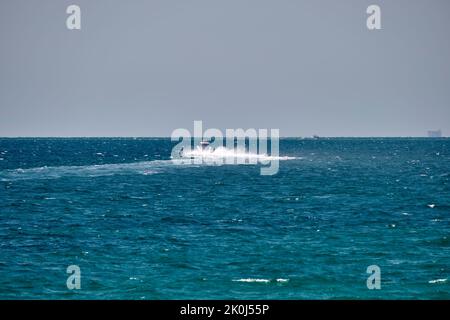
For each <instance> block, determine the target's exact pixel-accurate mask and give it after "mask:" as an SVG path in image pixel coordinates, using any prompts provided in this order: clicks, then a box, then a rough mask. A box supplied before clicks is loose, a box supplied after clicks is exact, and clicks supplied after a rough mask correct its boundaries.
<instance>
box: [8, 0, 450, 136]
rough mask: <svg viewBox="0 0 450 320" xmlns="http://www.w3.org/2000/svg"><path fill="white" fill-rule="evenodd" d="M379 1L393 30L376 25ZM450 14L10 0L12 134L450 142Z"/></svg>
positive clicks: (361, 2) (269, 3)
mask: <svg viewBox="0 0 450 320" xmlns="http://www.w3.org/2000/svg"><path fill="white" fill-rule="evenodd" d="M70 4H77V5H79V6H80V7H81V10H82V17H81V18H82V29H81V30H80V31H69V30H68V29H67V28H66V24H65V23H66V18H67V16H68V15H67V14H66V12H65V11H66V7H67V6H68V5H70ZM370 4H378V5H380V6H381V10H382V30H375V31H369V30H368V29H367V28H366V18H367V14H366V8H367V6H368V5H370ZM449 13H450V1H448V0H403V1H402V0H395V1H381V0H377V1H375V0H370V1H366V0H342V1H336V0H291V1H288V0H176V1H172V0H154V1H149V0H142V1H137V0H133V1H123V0H121V1H112V0H95V1H92V0H71V1H62V0H52V1H49V0H40V1H23V0H2V1H1V2H0V48H1V50H0V136H169V135H170V134H171V132H172V131H173V130H174V129H176V128H188V129H189V130H191V131H192V130H193V121H194V120H203V122H204V127H208V128H212V127H216V128H220V129H224V128H279V129H280V134H281V135H282V136H310V135H313V134H319V135H323V136H423V135H425V134H426V131H427V130H430V129H442V130H443V134H444V135H450V32H449V31H450V22H449V20H448V19H449V18H448V15H449Z"/></svg>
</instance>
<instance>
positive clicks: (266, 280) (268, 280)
mask: <svg viewBox="0 0 450 320" xmlns="http://www.w3.org/2000/svg"><path fill="white" fill-rule="evenodd" d="M233 281H234V282H258V283H269V282H270V279H255V278H246V279H237V280H233Z"/></svg>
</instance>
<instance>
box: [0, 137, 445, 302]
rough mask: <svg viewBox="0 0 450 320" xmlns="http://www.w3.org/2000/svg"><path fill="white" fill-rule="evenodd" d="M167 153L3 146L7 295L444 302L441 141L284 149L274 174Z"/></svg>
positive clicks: (322, 143) (1, 206)
mask: <svg viewBox="0 0 450 320" xmlns="http://www.w3.org/2000/svg"><path fill="white" fill-rule="evenodd" d="M173 147H174V142H172V141H171V140H170V139H169V138H2V139H0V299H450V281H449V278H450V180H449V179H450V139H446V138H319V139H300V138H283V139H281V141H280V156H284V157H286V158H285V159H286V160H280V162H279V172H278V173H277V174H274V175H261V172H260V169H261V166H262V164H225V165H218V164H203V163H200V164H199V163H197V164H183V165H180V164H177V163H175V162H174V161H172V160H171V158H170V155H171V150H172V148H173ZM70 266H72V269H71V268H70ZM73 266H75V267H76V268H78V270H79V273H78V272H72V270H74V269H73ZM373 270H378V271H376V272H375V271H373ZM75 276H76V277H77V278H74V277H75ZM374 277H376V279H377V280H374V279H375V278H374ZM74 279H75V280H74ZM378 280H379V283H378V284H379V286H375V287H374V285H373V284H374V283H376V281H378ZM77 281H78V282H77ZM74 283H75V284H76V283H78V286H77V287H75V288H74V287H73V284H74ZM68 284H72V287H71V286H70V285H68Z"/></svg>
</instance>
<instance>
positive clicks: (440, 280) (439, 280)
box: [428, 278, 447, 284]
mask: <svg viewBox="0 0 450 320" xmlns="http://www.w3.org/2000/svg"><path fill="white" fill-rule="evenodd" d="M444 282H447V279H445V278H443V279H436V280H430V281H428V283H431V284H435V283H444Z"/></svg>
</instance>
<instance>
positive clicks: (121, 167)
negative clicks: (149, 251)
mask: <svg viewBox="0 0 450 320" xmlns="http://www.w3.org/2000/svg"><path fill="white" fill-rule="evenodd" d="M183 156H184V157H190V158H192V157H201V158H203V159H205V160H209V159H213V160H214V159H221V158H229V157H232V158H245V159H250V158H253V159H255V160H260V161H268V160H289V159H298V158H295V157H275V156H267V155H257V154H249V153H245V152H243V153H240V152H234V151H233V150H229V149H225V148H218V149H216V150H214V151H213V150H196V151H193V152H192V153H185V154H184V155H183ZM202 164H206V165H207V164H209V162H208V161H206V162H205V163H200V164H199V163H195V164H191V163H186V162H184V161H183V160H182V159H171V160H153V161H140V162H132V163H111V164H99V165H85V166H48V167H47V166H43V167H37V168H26V169H22V168H18V169H8V170H3V171H0V181H15V180H32V179H58V178H61V177H68V176H71V177H73V176H75V177H101V176H112V175H126V174H141V175H153V174H158V173H161V172H162V171H163V169H164V168H167V167H169V166H172V167H175V166H184V167H186V166H190V167H199V165H202ZM227 164H233V163H228V162H227Z"/></svg>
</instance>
